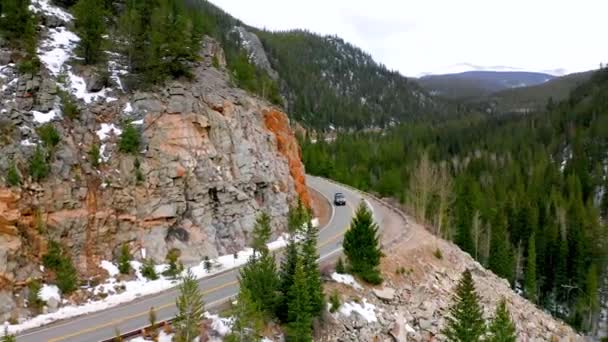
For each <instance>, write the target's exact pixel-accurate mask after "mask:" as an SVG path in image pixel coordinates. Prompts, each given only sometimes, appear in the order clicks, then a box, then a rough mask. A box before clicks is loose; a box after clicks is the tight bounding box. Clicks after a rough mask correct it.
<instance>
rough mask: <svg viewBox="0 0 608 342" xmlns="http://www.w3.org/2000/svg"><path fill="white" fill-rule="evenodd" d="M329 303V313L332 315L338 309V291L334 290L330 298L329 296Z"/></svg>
mask: <svg viewBox="0 0 608 342" xmlns="http://www.w3.org/2000/svg"><path fill="white" fill-rule="evenodd" d="M329 303H330V304H331V307H330V308H329V312H331V313H334V312H336V311H338V309H339V308H340V296H339V295H338V291H336V290H334V292H333V293H332V294H331V296H329Z"/></svg>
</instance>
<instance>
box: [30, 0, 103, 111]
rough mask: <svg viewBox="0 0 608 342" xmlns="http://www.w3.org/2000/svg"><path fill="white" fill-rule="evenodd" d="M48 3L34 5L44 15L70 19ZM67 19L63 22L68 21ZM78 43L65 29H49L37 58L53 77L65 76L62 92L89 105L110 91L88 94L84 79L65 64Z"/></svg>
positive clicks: (40, 2) (77, 39) (40, 0)
mask: <svg viewBox="0 0 608 342" xmlns="http://www.w3.org/2000/svg"><path fill="white" fill-rule="evenodd" d="M48 1H49V0H37V1H36V3H37V4H38V5H40V7H41V8H42V11H43V12H45V13H50V14H53V15H55V16H58V17H60V18H68V19H69V20H71V19H72V16H71V15H70V14H68V13H67V12H65V11H63V10H62V9H60V8H59V7H56V6H53V5H51V4H50V3H49V2H48ZM56 13H59V15H56ZM62 15H63V17H62ZM68 16H69V17H68ZM68 19H64V20H66V21H69V20H68ZM79 41H80V38H79V37H78V36H77V35H76V34H75V33H73V32H71V31H69V30H68V29H67V28H65V27H57V28H51V29H49V36H48V37H47V38H46V39H45V40H43V41H42V42H41V43H40V46H39V47H38V57H39V58H40V60H41V61H42V63H44V65H45V66H46V67H47V69H49V71H50V72H51V74H53V76H55V77H57V76H59V75H61V74H62V73H65V74H66V76H67V79H66V81H67V83H68V84H67V85H64V86H62V88H63V89H64V90H68V91H70V92H71V93H72V94H73V95H74V96H76V98H78V99H81V100H84V102H86V103H91V101H93V100H94V99H95V98H98V97H99V98H105V97H107V93H108V92H110V91H111V89H109V88H104V89H102V90H100V91H98V92H95V93H90V92H88V91H87V87H86V82H85V81H84V79H83V78H82V77H80V76H78V75H76V74H74V73H73V72H72V70H71V66H69V65H67V64H66V62H67V61H68V60H69V59H70V58H72V57H73V56H74V49H75V48H76V45H77V43H78V42H79ZM108 102H110V101H108Z"/></svg>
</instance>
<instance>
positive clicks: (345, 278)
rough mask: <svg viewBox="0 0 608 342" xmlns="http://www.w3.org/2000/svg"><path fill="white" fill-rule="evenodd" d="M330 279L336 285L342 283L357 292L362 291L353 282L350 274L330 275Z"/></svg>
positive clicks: (359, 286)
mask: <svg viewBox="0 0 608 342" xmlns="http://www.w3.org/2000/svg"><path fill="white" fill-rule="evenodd" d="M331 279H333V281H335V282H337V283H342V284H346V285H350V286H352V287H353V288H355V289H357V290H362V289H363V287H362V286H361V285H360V284H359V283H358V282H357V281H356V280H355V278H354V277H353V276H352V275H350V274H340V273H336V272H334V273H332V274H331Z"/></svg>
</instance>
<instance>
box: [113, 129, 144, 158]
mask: <svg viewBox="0 0 608 342" xmlns="http://www.w3.org/2000/svg"><path fill="white" fill-rule="evenodd" d="M139 144H140V136H139V131H138V130H137V128H135V127H134V126H133V125H132V124H130V123H129V124H126V125H125V127H124V129H123V131H122V135H121V136H120V141H119V142H118V149H119V150H120V151H121V152H124V153H131V154H135V153H137V152H138V151H139Z"/></svg>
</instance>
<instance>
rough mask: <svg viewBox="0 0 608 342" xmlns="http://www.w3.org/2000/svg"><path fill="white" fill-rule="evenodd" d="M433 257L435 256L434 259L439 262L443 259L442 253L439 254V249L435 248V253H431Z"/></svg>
mask: <svg viewBox="0 0 608 342" xmlns="http://www.w3.org/2000/svg"><path fill="white" fill-rule="evenodd" d="M433 255H434V256H435V258H437V259H439V260H441V259H443V253H441V249H439V248H437V249H435V252H433Z"/></svg>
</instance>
